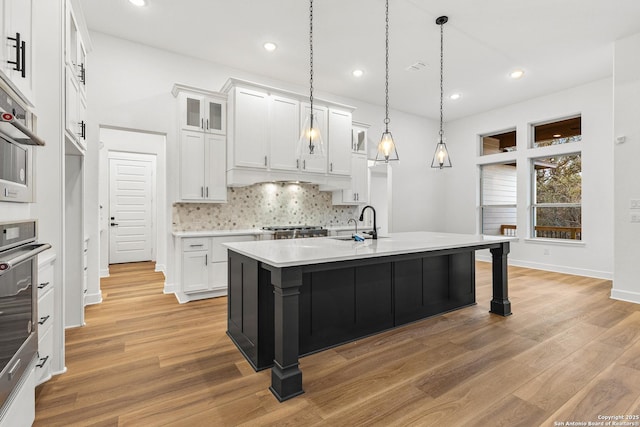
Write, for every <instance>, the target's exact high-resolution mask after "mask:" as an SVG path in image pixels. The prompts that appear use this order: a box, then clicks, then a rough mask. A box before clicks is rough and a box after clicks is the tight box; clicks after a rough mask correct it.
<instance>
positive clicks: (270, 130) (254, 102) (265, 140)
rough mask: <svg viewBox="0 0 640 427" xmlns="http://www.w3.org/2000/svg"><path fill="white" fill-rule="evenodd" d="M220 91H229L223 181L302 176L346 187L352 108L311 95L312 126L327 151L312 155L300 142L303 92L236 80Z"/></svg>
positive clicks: (329, 186) (243, 182)
mask: <svg viewBox="0 0 640 427" xmlns="http://www.w3.org/2000/svg"><path fill="white" fill-rule="evenodd" d="M222 91H223V92H225V93H227V94H228V96H229V117H228V118H229V129H228V134H227V137H228V139H227V144H228V149H227V168H228V169H227V185H250V184H253V183H256V182H265V181H304V182H309V183H314V184H319V185H321V186H322V188H321V189H323V190H325V189H326V190H335V189H343V188H349V186H350V178H349V175H350V168H351V158H350V153H351V149H350V140H351V114H352V111H353V110H354V108H353V107H349V106H347V105H343V104H338V103H334V102H330V101H323V100H314V104H313V109H314V112H315V118H314V120H315V123H314V127H315V126H317V127H319V130H320V132H321V134H322V137H323V142H324V144H325V154H326V155H325V156H311V155H307V154H306V153H305V151H304V147H298V143H299V139H300V134H301V129H303V127H304V122H305V120H306V118H307V115H308V114H309V110H310V105H309V103H308V96H307V95H302V94H297V93H293V92H289V91H286V90H282V89H277V88H273V87H269V86H264V85H260V84H257V83H252V82H247V81H243V80H238V79H229V80H228V81H227V83H226V84H225V85H224V87H223V89H222ZM316 101H317V103H316ZM299 148H301V150H300V149H299ZM332 150H333V151H332Z"/></svg>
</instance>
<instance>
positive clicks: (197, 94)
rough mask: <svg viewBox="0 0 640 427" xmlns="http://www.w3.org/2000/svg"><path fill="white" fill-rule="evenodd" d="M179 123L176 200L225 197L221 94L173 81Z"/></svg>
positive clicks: (224, 104) (223, 100) (223, 199)
mask: <svg viewBox="0 0 640 427" xmlns="http://www.w3.org/2000/svg"><path fill="white" fill-rule="evenodd" d="M171 93H172V94H173V96H175V97H176V98H177V99H178V108H177V110H178V116H179V120H178V122H179V123H178V124H179V126H180V200H182V201H187V202H216V203H225V202H226V201H227V182H226V172H227V167H226V166H227V165H226V151H227V150H226V149H227V141H226V137H225V135H224V133H225V132H226V128H227V127H226V109H227V108H226V107H227V99H226V96H225V95H224V94H221V93H218V92H211V91H207V90H204V89H197V88H193V87H189V86H185V85H180V84H176V85H174V86H173V90H172V91H171Z"/></svg>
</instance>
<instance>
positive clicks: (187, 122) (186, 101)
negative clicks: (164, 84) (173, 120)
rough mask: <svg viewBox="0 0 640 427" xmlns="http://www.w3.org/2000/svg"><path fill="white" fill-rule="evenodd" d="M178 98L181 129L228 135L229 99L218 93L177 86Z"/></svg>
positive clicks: (175, 89)
mask: <svg viewBox="0 0 640 427" xmlns="http://www.w3.org/2000/svg"><path fill="white" fill-rule="evenodd" d="M173 95H174V96H177V97H178V102H179V115H180V129H182V130H190V131H196V132H205V133H213V134H216V135H225V134H226V133H227V99H226V96H222V95H220V94H218V93H217V92H210V91H206V90H201V89H196V88H192V87H188V86H184V85H175V86H174V87H173Z"/></svg>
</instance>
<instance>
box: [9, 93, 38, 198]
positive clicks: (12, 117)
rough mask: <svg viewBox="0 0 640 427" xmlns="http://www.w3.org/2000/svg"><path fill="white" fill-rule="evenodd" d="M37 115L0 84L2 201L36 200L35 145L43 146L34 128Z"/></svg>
mask: <svg viewBox="0 0 640 427" xmlns="http://www.w3.org/2000/svg"><path fill="white" fill-rule="evenodd" d="M34 127H35V116H34V115H33V114H32V113H31V112H30V111H29V110H28V109H27V108H26V107H25V106H24V105H23V104H22V103H20V102H19V101H18V98H17V96H15V95H14V94H13V92H11V90H10V89H9V88H7V87H6V86H4V85H1V84H0V201H2V202H26V203H28V202H33V201H34V194H35V185H34V178H35V175H34V170H33V165H34V155H35V150H33V148H32V147H33V146H37V145H44V141H42V140H41V139H40V138H38V136H37V135H35V134H34V133H33V131H32V129H33V128H34Z"/></svg>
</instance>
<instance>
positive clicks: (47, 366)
mask: <svg viewBox="0 0 640 427" xmlns="http://www.w3.org/2000/svg"><path fill="white" fill-rule="evenodd" d="M52 355H53V328H49V330H48V331H47V332H45V333H44V335H42V336H39V337H38V360H37V361H36V365H35V368H34V371H35V375H36V385H38V384H42V383H43V382H45V381H47V380H48V379H49V378H50V377H51V357H52Z"/></svg>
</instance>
